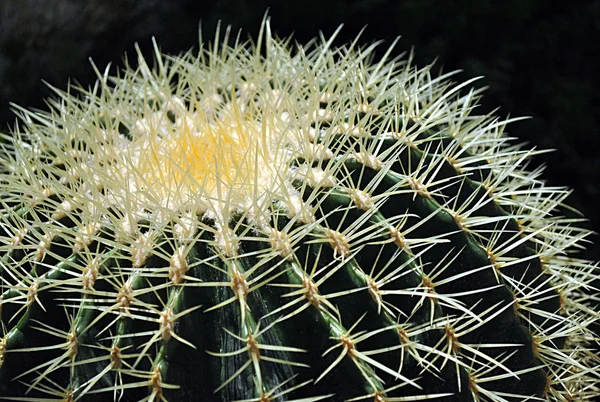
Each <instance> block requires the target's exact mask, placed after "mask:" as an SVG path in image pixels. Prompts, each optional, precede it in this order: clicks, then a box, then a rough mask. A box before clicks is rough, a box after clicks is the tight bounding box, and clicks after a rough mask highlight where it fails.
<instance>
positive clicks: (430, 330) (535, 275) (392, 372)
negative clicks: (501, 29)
mask: <svg viewBox="0 0 600 402" xmlns="http://www.w3.org/2000/svg"><path fill="white" fill-rule="evenodd" d="M334 37H335V35H334ZM228 42H229V32H227V34H226V36H225V38H224V39H223V40H222V41H221V40H219V34H218V33H217V38H216V40H215V41H214V42H213V43H212V44H211V45H206V44H204V43H202V42H201V46H200V52H199V54H198V55H197V56H194V55H192V54H191V53H189V54H185V55H182V56H164V55H161V54H160V52H159V51H158V48H157V47H156V49H157V50H156V61H155V66H154V67H153V68H151V67H150V66H148V64H147V63H146V62H145V61H144V59H143V58H142V57H141V55H140V56H139V59H138V64H137V66H136V67H131V66H126V68H125V69H124V70H123V71H122V72H120V73H119V74H118V75H117V76H115V77H111V76H109V75H108V72H106V73H101V72H100V71H98V70H96V71H97V73H98V82H97V84H96V85H95V86H94V87H93V88H90V89H88V90H85V89H83V88H78V87H77V88H72V89H71V91H72V92H75V93H70V92H66V93H65V92H62V91H59V90H56V94H57V98H56V99H55V100H52V101H50V102H49V105H50V111H49V112H40V111H27V110H25V109H22V108H17V111H18V112H19V114H20V117H21V123H20V124H19V125H18V126H16V127H15V131H14V133H12V135H11V136H10V137H9V136H8V135H2V138H3V142H6V144H7V145H2V147H3V148H2V149H1V152H0V161H1V162H2V164H1V165H0V166H1V167H0V185H1V188H0V278H1V282H0V287H1V288H0V293H1V298H0V308H1V310H0V320H1V323H2V326H1V333H0V335H1V337H0V400H7V401H42V400H53V401H54V400H56V401H69V402H70V401H106V400H115V401H139V400H142V401H167V400H168V401H188V400H189V401H197V400H202V401H256V402H265V401H285V400H289V401H307V402H308V401H319V400H327V401H359V400H372V401H377V402H385V401H387V402H392V401H416V400H429V399H431V400H440V401H523V400H532V401H533V400H549V401H572V400H573V401H574V400H593V399H594V398H596V397H598V396H600V387H599V386H598V383H599V380H600V378H599V375H600V371H599V370H598V366H599V365H598V360H599V358H598V354H597V349H596V347H597V339H596V337H595V335H594V333H593V331H592V330H591V325H592V324H593V323H595V322H596V321H597V320H598V314H599V313H598V311H596V310H595V309H594V296H593V291H594V289H593V287H592V286H591V282H592V281H594V280H595V279H597V278H598V268H597V265H596V264H593V263H590V262H588V261H584V260H581V259H578V258H577V256H576V254H575V253H576V252H577V251H578V250H579V249H581V248H583V246H584V244H585V242H586V237H587V236H588V235H589V232H588V231H586V230H584V229H580V228H578V227H577V223H578V222H579V219H575V218H569V217H566V216H565V214H564V211H565V206H564V204H563V202H564V200H565V198H566V197H567V195H568V194H569V192H568V190H566V189H563V188H555V187H549V186H546V185H545V184H544V183H543V181H542V180H541V179H540V176H541V173H542V170H541V169H537V170H534V171H529V170H528V169H527V163H528V160H529V157H530V156H531V155H533V154H535V153H539V152H541V151H533V150H524V149H521V148H520V146H518V145H514V144H513V142H512V141H511V139H510V138H509V137H507V136H506V135H505V134H504V128H505V126H506V125H507V124H509V123H511V122H514V121H517V120H519V119H510V120H500V119H498V118H496V117H494V116H493V115H488V116H478V115H474V114H472V113H473V110H474V108H475V104H476V102H477V100H478V99H479V96H480V91H479V90H473V89H470V90H468V91H466V93H464V92H465V89H467V88H468V87H469V86H470V85H471V84H472V83H473V82H474V79H473V80H469V81H467V82H465V83H462V84H459V85H455V84H453V83H451V82H450V81H449V80H450V78H451V76H452V74H453V73H450V74H445V75H441V76H438V77H436V76H433V75H432V72H431V70H432V66H428V67H426V68H422V69H418V68H416V67H414V66H412V63H411V59H412V58H411V57H410V56H409V57H408V59H406V60H405V59H403V58H402V57H398V58H393V57H391V54H392V48H393V45H392V47H390V48H389V49H388V50H387V51H386V52H385V54H384V55H383V57H382V58H381V59H380V60H379V61H377V62H374V61H373V60H374V53H373V52H374V50H375V48H376V47H377V45H378V44H373V45H371V46H369V47H366V48H359V47H357V42H358V39H357V41H355V42H354V43H352V44H350V45H347V46H345V47H340V48H333V47H332V42H333V37H332V38H331V39H327V40H326V39H325V38H321V39H320V40H315V41H313V42H311V43H309V44H308V45H306V46H299V45H298V47H297V48H295V49H293V50H292V49H291V48H290V47H289V40H288V41H286V40H279V39H276V38H274V37H273V36H272V35H271V32H270V28H269V24H268V22H265V23H264V24H263V26H262V28H261V32H260V35H259V38H258V40H257V42H255V43H253V42H249V43H244V44H242V43H240V42H239V39H237V40H235V44H234V45H232V46H229V45H227V43H228Z"/></svg>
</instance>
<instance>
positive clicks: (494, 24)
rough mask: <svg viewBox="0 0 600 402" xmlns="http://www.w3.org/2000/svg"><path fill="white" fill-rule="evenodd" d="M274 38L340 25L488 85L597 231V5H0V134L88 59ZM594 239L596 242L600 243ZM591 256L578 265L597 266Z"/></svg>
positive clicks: (24, 1) (87, 72) (492, 99)
mask: <svg viewBox="0 0 600 402" xmlns="http://www.w3.org/2000/svg"><path fill="white" fill-rule="evenodd" d="M268 7H270V11H269V14H270V16H271V26H272V29H273V31H275V32H277V33H278V34H279V35H280V36H288V35H290V34H291V33H294V37H295V38H296V39H297V40H298V41H299V42H306V41H308V40H309V39H311V38H312V37H314V36H315V35H317V34H318V32H319V30H322V31H323V32H324V34H325V35H326V36H327V35H329V34H331V33H332V32H333V31H334V30H335V29H336V28H337V27H338V26H339V24H341V23H344V24H345V26H344V29H343V30H342V32H341V34H340V36H339V38H338V40H337V43H338V44H341V43H344V42H347V41H348V40H350V39H353V38H354V37H355V36H356V34H357V33H358V32H359V31H360V29H362V28H363V27H365V26H367V28H366V30H365V32H364V33H363V36H362V37H361V38H362V39H361V43H365V44H367V43H370V42H372V41H373V40H376V39H385V40H386V42H387V43H390V42H391V41H392V40H393V39H394V38H395V37H397V36H399V35H400V36H401V40H400V42H399V44H398V46H397V52H398V53H399V52H401V51H402V50H408V49H410V48H411V47H414V48H415V51H416V59H415V60H416V63H417V64H418V65H420V66H424V65H425V64H429V63H430V62H431V61H433V60H434V59H435V58H436V57H438V62H437V66H438V68H440V69H443V70H444V71H451V70H456V69H461V70H463V73H461V74H460V75H458V76H455V79H457V80H461V81H464V80H466V79H468V78H470V77H473V76H479V75H483V76H485V78H484V79H482V80H480V81H478V82H477V83H476V85H478V86H489V89H488V90H487V91H486V93H485V96H484V98H483V100H482V103H481V108H480V113H487V112H489V111H491V110H493V109H495V108H497V107H500V109H499V111H498V112H497V113H498V114H499V115H500V116H502V117H506V116H508V115H510V116H513V117H514V116H532V117H533V119H530V120H526V121H521V122H518V123H514V124H511V125H509V126H508V128H507V132H508V134H510V135H511V136H515V137H518V138H519V140H520V141H527V142H528V143H529V145H530V146H535V147H536V148H544V149H547V148H552V149H556V151H554V152H553V153H549V154H545V155H543V156H539V157H536V158H535V160H534V166H536V165H539V164H546V165H547V169H546V172H545V176H544V177H545V178H546V180H547V181H548V182H549V183H550V184H551V185H560V186H570V187H572V188H573V189H574V190H575V192H574V195H573V196H571V198H570V200H569V202H570V204H571V205H574V206H575V207H576V208H577V209H579V210H580V211H582V213H583V214H584V215H585V216H587V217H588V218H590V222H589V225H588V226H589V227H591V228H593V229H595V230H596V231H600V209H599V207H598V203H599V201H600V183H599V178H600V159H599V158H598V153H599V152H600V147H599V145H600V129H599V127H600V95H599V93H600V92H599V91H600V85H599V84H600V63H599V62H598V61H597V57H598V54H597V53H598V52H599V51H600V1H592V0H588V1H583V0H580V1H577V0H571V1H569V2H566V1H554V0H503V1H491V0H457V1H448V0H421V1H419V0H395V1H394V0H363V1H341V0H307V1H297V2H295V3H293V2H292V1H278V2H275V1H267V0H246V1H243V0H230V1H216V0H209V1H192V0H171V1H160V0H145V1H143V2H142V1H135V0H89V1H80V0H0V130H2V131H6V130H8V128H7V127H8V126H10V125H11V124H12V123H13V122H14V119H15V118H14V115H12V114H11V113H10V107H9V101H10V102H15V103H17V104H19V105H22V106H26V107H39V108H44V102H43V99H44V98H45V97H47V96H49V94H50V91H49V90H48V88H46V87H45V86H44V85H43V84H42V82H41V80H42V79H43V80H45V81H47V82H48V83H50V84H51V85H54V86H56V87H58V88H62V89H64V88H66V83H67V82H68V79H69V77H74V78H76V80H77V81H78V82H79V83H81V84H82V85H85V86H87V85H90V84H91V83H93V81H94V74H93V71H92V69H91V67H90V65H89V61H88V58H89V57H92V58H93V60H94V62H95V63H96V64H97V65H98V66H99V67H100V68H101V69H103V68H104V66H105V65H106V64H107V63H109V62H112V64H113V66H114V65H117V66H118V65H121V64H122V62H123V59H124V56H123V55H124V54H125V53H128V55H129V57H130V59H133V55H134V51H133V49H134V43H135V42H138V43H139V45H140V47H141V48H142V50H143V51H144V52H145V53H146V54H148V55H149V58H151V55H150V54H151V53H150V50H151V40H150V37H151V36H152V35H155V36H156V38H157V41H158V43H159V44H160V45H161V48H162V50H163V51H164V52H167V53H180V52H182V51H186V50H188V49H190V48H192V47H194V46H196V45H197V43H198V34H197V33H198V22H199V21H200V20H202V26H203V32H204V36H205V38H211V37H212V36H213V32H214V30H215V27H216V23H217V21H218V20H219V19H221V20H222V21H223V24H224V25H229V24H231V25H232V27H233V29H234V31H237V29H239V28H242V29H243V30H244V34H243V36H244V37H246V36H247V35H252V36H255V35H256V32H257V31H258V27H259V25H260V21H261V19H262V18H263V15H264V13H265V10H266V9H267V8H268ZM592 240H593V241H595V242H596V243H598V244H600V238H599V237H597V236H594V237H593V238H592ZM599 249H600V247H598V248H594V247H593V246H590V249H589V250H588V251H587V253H586V256H587V257H588V258H592V259H595V260H599V259H600V251H599Z"/></svg>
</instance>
